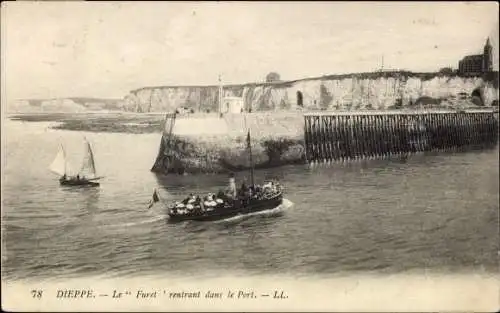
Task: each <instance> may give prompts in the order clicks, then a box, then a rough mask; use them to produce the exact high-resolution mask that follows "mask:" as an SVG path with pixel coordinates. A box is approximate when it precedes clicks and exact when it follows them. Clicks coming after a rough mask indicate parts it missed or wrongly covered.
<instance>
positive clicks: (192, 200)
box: [188, 194, 196, 204]
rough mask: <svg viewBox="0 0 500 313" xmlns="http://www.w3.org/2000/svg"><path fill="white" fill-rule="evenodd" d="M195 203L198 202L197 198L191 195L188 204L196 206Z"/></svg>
mask: <svg viewBox="0 0 500 313" xmlns="http://www.w3.org/2000/svg"><path fill="white" fill-rule="evenodd" d="M195 202H196V197H195V196H194V195H193V194H190V195H189V200H188V204H194V203H195Z"/></svg>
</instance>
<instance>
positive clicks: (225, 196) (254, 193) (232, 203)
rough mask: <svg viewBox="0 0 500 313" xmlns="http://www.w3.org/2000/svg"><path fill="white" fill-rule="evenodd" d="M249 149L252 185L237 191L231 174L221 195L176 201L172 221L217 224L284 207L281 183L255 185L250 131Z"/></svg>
mask: <svg viewBox="0 0 500 313" xmlns="http://www.w3.org/2000/svg"><path fill="white" fill-rule="evenodd" d="M247 149H248V152H249V161H250V165H251V166H250V177H251V185H250V186H245V184H243V185H242V186H241V188H240V189H239V190H237V188H236V184H235V180H234V175H233V174H231V175H230V177H229V188H228V190H226V192H224V191H222V190H221V191H219V193H218V194H211V193H209V194H208V195H207V196H205V197H200V196H194V194H190V195H189V197H187V198H185V199H184V200H183V201H174V203H172V204H171V205H169V206H168V210H167V214H168V215H169V222H181V221H186V220H195V221H215V220H221V219H226V218H230V217H234V216H237V215H241V214H249V213H255V212H259V211H264V210H269V209H274V208H276V207H278V206H279V205H281V204H282V203H283V187H282V186H281V184H280V183H279V182H277V181H264V184H263V185H261V186H260V185H255V184H254V166H253V159H252V147H251V137H250V130H248V134H247ZM157 201H159V198H158V196H157V194H156V191H155V193H153V200H152V202H151V204H154V203H155V202H157Z"/></svg>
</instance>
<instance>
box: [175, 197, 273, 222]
mask: <svg viewBox="0 0 500 313" xmlns="http://www.w3.org/2000/svg"><path fill="white" fill-rule="evenodd" d="M282 202H283V195H279V196H277V197H274V198H272V199H266V200H254V201H251V202H250V203H249V204H240V205H237V206H230V207H223V208H216V209H214V210H213V211H205V212H200V213H188V214H174V213H172V212H170V211H169V212H168V215H169V219H168V222H169V223H178V222H183V221H200V222H210V221H218V220H223V219H227V218H231V217H235V216H238V215H245V214H250V213H256V212H261V211H265V210H270V209H274V208H276V207H277V206H279V205H281V204H282Z"/></svg>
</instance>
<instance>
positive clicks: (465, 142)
mask: <svg viewBox="0 0 500 313" xmlns="http://www.w3.org/2000/svg"><path fill="white" fill-rule="evenodd" d="M497 143H498V111H494V110H467V111H465V110H461V111H457V110H432V111H418V112H415V111H371V112H321V113H305V114H304V145H305V160H306V162H320V163H321V162H336V161H349V160H358V159H371V158H384V157H391V156H394V155H408V154H412V153H419V152H430V151H460V150H467V149H482V148H487V147H492V146H495V145H496V144H497Z"/></svg>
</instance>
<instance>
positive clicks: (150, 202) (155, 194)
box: [148, 189, 160, 209]
mask: <svg viewBox="0 0 500 313" xmlns="http://www.w3.org/2000/svg"><path fill="white" fill-rule="evenodd" d="M158 201H160V197H159V196H158V192H157V191H156V189H155V191H154V192H153V198H152V199H151V200H149V204H148V209H151V208H152V207H153V205H154V204H155V203H156V202H158Z"/></svg>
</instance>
